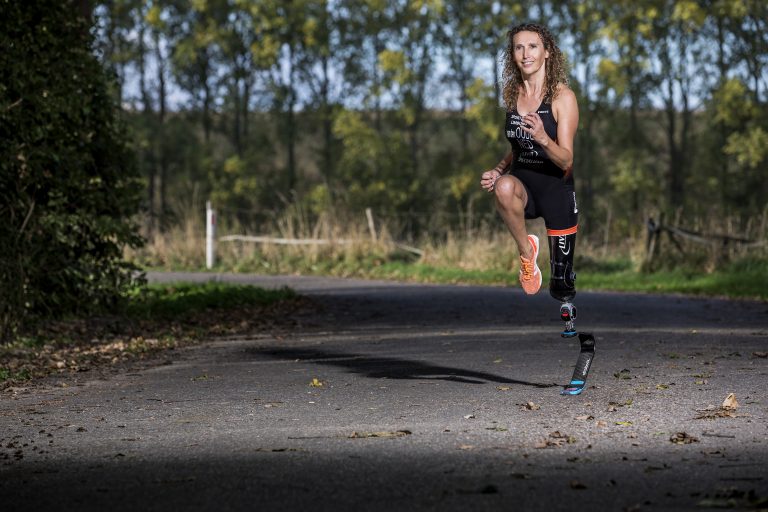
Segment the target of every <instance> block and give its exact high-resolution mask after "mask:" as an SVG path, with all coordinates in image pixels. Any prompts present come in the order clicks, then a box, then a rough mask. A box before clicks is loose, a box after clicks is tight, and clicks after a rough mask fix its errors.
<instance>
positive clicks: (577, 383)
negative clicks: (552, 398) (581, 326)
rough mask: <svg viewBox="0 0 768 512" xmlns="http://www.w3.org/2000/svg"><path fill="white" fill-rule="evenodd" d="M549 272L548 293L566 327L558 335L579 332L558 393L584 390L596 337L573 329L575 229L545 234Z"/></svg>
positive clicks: (577, 392) (564, 335)
mask: <svg viewBox="0 0 768 512" xmlns="http://www.w3.org/2000/svg"><path fill="white" fill-rule="evenodd" d="M547 238H548V239H549V260H550V266H551V276H550V279H549V294H550V295H551V296H552V297H553V298H555V299H556V300H558V301H560V303H561V304H560V319H561V320H562V321H563V322H565V328H564V329H563V332H562V333H560V336H562V337H563V338H573V337H574V336H576V335H577V334H578V336H579V345H580V349H581V350H580V351H579V358H578V360H577V361H576V367H575V368H574V370H573V377H571V382H570V383H569V384H568V386H566V387H565V389H563V390H562V391H561V392H560V394H561V395H578V394H580V393H581V392H582V391H583V390H584V386H586V383H587V375H588V374H589V368H590V366H591V365H592V359H593V358H594V357H595V338H594V336H592V335H591V334H589V333H579V332H577V331H576V326H575V323H574V322H575V320H576V306H574V305H573V303H571V301H572V300H573V298H574V297H575V296H576V272H574V271H573V253H574V252H575V250H576V233H571V234H567V235H554V236H548V237H547Z"/></svg>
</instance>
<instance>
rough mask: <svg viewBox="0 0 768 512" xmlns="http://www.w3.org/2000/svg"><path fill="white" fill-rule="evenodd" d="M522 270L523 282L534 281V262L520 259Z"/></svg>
mask: <svg viewBox="0 0 768 512" xmlns="http://www.w3.org/2000/svg"><path fill="white" fill-rule="evenodd" d="M520 270H522V272H523V280H524V281H530V280H531V279H533V260H526V259H525V258H523V257H520Z"/></svg>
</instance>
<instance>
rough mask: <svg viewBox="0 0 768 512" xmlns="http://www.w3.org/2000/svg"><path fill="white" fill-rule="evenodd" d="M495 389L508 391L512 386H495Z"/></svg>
mask: <svg viewBox="0 0 768 512" xmlns="http://www.w3.org/2000/svg"><path fill="white" fill-rule="evenodd" d="M496 389H498V390H499V391H509V390H510V389H512V388H511V387H509V386H496Z"/></svg>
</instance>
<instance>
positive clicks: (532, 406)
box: [518, 402, 541, 411]
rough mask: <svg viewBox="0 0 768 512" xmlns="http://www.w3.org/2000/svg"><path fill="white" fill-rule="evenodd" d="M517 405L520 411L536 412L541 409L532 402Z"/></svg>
mask: <svg viewBox="0 0 768 512" xmlns="http://www.w3.org/2000/svg"><path fill="white" fill-rule="evenodd" d="M518 405H520V410H521V411H538V410H539V409H541V406H539V405H536V404H535V403H533V402H526V403H524V404H518Z"/></svg>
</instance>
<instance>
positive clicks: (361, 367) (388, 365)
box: [247, 347, 560, 388]
mask: <svg viewBox="0 0 768 512" xmlns="http://www.w3.org/2000/svg"><path fill="white" fill-rule="evenodd" d="M247 353H248V354H250V355H255V356H259V357H265V356H266V357H273V358H275V359H295V360H301V361H302V362H305V363H315V364H322V365H330V366H337V367H339V368H344V369H345V370H347V371H349V372H351V373H357V374H361V375H364V376H365V377H369V378H371V379H381V378H387V379H414V380H446V381H450V382H463V383H465V384H485V383H486V382H498V383H501V384H518V385H521V386H531V387H535V388H552V387H559V386H560V385H559V384H554V383H550V384H544V383H539V382H527V381H523V380H517V379H510V378H509V377H502V376H499V375H494V374H492V373H486V372H478V371H474V370H466V369H463V368H453V367H449V366H438V365H434V364H430V363H427V362H423V361H411V360H408V359H398V358H394V357H381V356H368V355H363V354H353V353H345V352H331V351H325V350H318V349H312V348H290V347H262V348H258V349H249V350H247Z"/></svg>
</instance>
